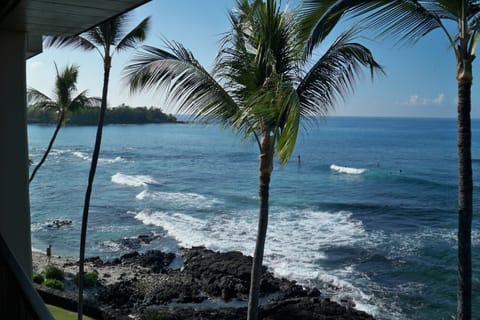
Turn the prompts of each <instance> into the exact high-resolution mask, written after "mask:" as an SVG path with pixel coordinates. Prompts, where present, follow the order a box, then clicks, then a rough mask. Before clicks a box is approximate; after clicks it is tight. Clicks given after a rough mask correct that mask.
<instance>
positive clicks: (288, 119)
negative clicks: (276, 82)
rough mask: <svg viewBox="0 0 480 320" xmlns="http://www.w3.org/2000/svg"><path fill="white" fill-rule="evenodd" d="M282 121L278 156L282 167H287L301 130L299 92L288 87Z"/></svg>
mask: <svg viewBox="0 0 480 320" xmlns="http://www.w3.org/2000/svg"><path fill="white" fill-rule="evenodd" d="M282 100H283V101H284V105H283V110H282V115H281V117H282V118H281V121H282V122H283V123H282V124H281V132H280V136H279V137H278V140H277V145H276V150H275V152H276V154H277V156H278V158H279V159H280V165H282V166H285V165H286V164H287V162H288V160H289V159H290V157H291V156H292V153H293V151H294V149H295V144H296V141H297V137H298V132H299V129H300V118H301V104H300V99H299V96H298V94H297V91H296V90H295V89H294V88H291V87H287V92H286V96H285V97H284V98H283V99H282Z"/></svg>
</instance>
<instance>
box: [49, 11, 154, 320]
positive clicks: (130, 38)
mask: <svg viewBox="0 0 480 320" xmlns="http://www.w3.org/2000/svg"><path fill="white" fill-rule="evenodd" d="M129 20H130V15H129V14H128V13H126V14H123V15H120V16H117V17H114V18H112V19H110V20H107V21H105V22H103V23H102V24H100V25H98V26H96V27H94V28H92V29H90V30H88V31H86V32H84V33H82V34H80V35H79V36H73V37H47V38H46V39H45V41H44V45H45V46H46V47H65V46H70V47H73V48H80V49H83V50H86V51H92V50H93V51H96V52H97V53H98V54H99V55H100V57H101V58H102V60H103V89H102V101H101V105H100V114H99V118H98V125H97V133H96V137H95V146H94V149H93V154H92V162H91V166H90V171H89V174H88V184H87V189H86V192H85V201H84V205H83V214H82V229H81V234H80V258H79V281H78V319H79V320H80V319H82V317H83V288H84V261H85V244H86V237H87V223H88V214H89V209H90V199H91V195H92V188H93V181H94V178H95V172H96V170H97V163H98V157H99V155H100V146H101V142H102V134H103V125H104V121H105V120H104V119H105V110H106V109H107V97H108V83H109V79H110V69H111V66H112V56H113V55H114V54H115V53H118V52H121V51H125V50H127V49H132V48H135V47H136V46H137V45H138V44H139V43H140V42H142V41H143V40H144V39H145V37H146V33H147V30H148V27H149V21H150V17H147V18H145V19H143V20H142V21H141V22H140V23H139V24H138V25H137V26H135V27H134V28H133V29H129Z"/></svg>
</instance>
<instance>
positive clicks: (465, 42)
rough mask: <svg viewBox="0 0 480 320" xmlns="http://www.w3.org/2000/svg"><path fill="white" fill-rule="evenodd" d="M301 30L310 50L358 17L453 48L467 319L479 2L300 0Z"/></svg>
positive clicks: (412, 39)
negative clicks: (441, 38)
mask: <svg viewBox="0 0 480 320" xmlns="http://www.w3.org/2000/svg"><path fill="white" fill-rule="evenodd" d="M303 15H304V28H303V29H304V32H306V34H307V36H308V37H309V39H310V41H309V48H310V49H312V48H313V47H315V45H316V44H317V43H318V42H320V41H322V40H323V39H324V38H325V36H326V35H327V33H328V32H329V30H331V29H332V28H333V27H334V26H335V25H336V24H337V22H338V21H339V20H340V19H341V18H342V16H345V15H347V16H348V15H350V16H351V17H352V16H353V17H362V22H363V23H365V24H366V27H367V29H368V30H374V32H375V30H376V32H377V34H376V36H377V37H380V38H390V39H394V40H395V41H397V42H398V43H403V44H414V43H416V42H417V41H419V40H420V39H421V38H423V37H424V36H426V35H428V34H430V33H432V32H433V31H435V30H440V32H442V33H444V35H445V38H446V40H447V42H448V44H449V47H450V48H451V50H452V51H453V52H454V56H455V62H456V79H457V90H458V102H457V116H458V121H457V122H458V125H457V127H458V129H457V153H458V253H457V254H458V272H457V273H458V275H457V278H458V285H457V318H456V319H458V320H469V319H471V318H472V249H471V242H472V240H471V238H472V237H471V229H472V209H473V177H472V155H471V116H470V112H471V87H472V80H473V74H472V64H473V60H474V58H475V49H476V47H477V43H478V40H479V39H480V1H471V0H469V1H465V0H429V1H416V0H395V1H391V0H390V1H385V0H383V1H372V0H364V1H362V0H340V1H338V0H327V1H323V0H305V1H304V10H303Z"/></svg>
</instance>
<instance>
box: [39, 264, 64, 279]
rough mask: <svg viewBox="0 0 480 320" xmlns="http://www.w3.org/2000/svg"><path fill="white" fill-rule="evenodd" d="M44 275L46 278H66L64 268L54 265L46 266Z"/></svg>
mask: <svg viewBox="0 0 480 320" xmlns="http://www.w3.org/2000/svg"><path fill="white" fill-rule="evenodd" d="M43 275H44V276H45V278H46V279H55V280H58V281H63V279H65V272H63V270H62V269H60V268H57V267H55V266H52V265H49V266H46V267H45V269H44V270H43Z"/></svg>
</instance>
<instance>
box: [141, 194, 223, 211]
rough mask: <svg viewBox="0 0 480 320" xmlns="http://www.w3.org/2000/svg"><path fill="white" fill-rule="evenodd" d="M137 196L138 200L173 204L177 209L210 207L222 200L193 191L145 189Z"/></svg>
mask: <svg viewBox="0 0 480 320" xmlns="http://www.w3.org/2000/svg"><path fill="white" fill-rule="evenodd" d="M136 198H137V200H154V201H158V202H159V203H162V205H172V206H174V207H175V208H177V209H178V208H182V209H191V208H201V209H208V208H211V207H213V206H214V205H215V204H218V203H220V202H221V201H220V200H218V199H217V198H210V197H206V196H203V195H201V194H197V193H192V192H163V191H149V190H143V191H142V192H140V193H139V194H137V196H136Z"/></svg>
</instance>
